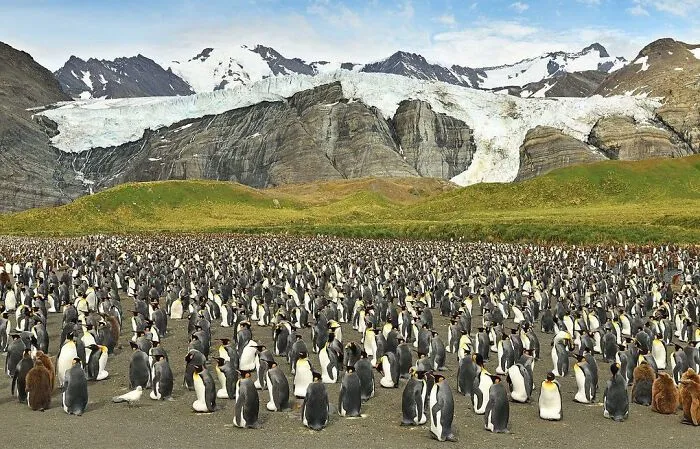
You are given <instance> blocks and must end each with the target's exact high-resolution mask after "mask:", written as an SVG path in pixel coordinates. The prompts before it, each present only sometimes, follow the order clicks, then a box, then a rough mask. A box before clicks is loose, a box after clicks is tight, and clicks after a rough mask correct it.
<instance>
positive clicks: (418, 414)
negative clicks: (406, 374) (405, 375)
mask: <svg viewBox="0 0 700 449" xmlns="http://www.w3.org/2000/svg"><path fill="white" fill-rule="evenodd" d="M427 395H428V384H427V382H426V380H425V371H418V370H416V369H415V368H411V378H410V379H408V382H406V386H405V387H404V389H403V394H402V396H401V410H402V418H401V425H402V426H416V425H418V426H420V425H423V424H425V423H426V422H427V421H428V416H427V413H426V410H425V402H426V399H427Z"/></svg>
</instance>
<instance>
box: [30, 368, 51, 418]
mask: <svg viewBox="0 0 700 449" xmlns="http://www.w3.org/2000/svg"><path fill="white" fill-rule="evenodd" d="M51 379H52V377H51V372H50V371H49V369H48V368H47V367H46V366H45V365H44V363H43V362H42V360H41V359H40V358H37V359H36V360H35V361H34V367H33V368H32V369H30V370H29V372H28V373H27V377H26V386H25V388H26V390H27V404H29V408H31V409H32V410H34V411H37V410H46V409H48V408H49V406H50V405H51V393H52V392H53V385H52V380H51Z"/></svg>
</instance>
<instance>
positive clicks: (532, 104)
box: [38, 70, 661, 186]
mask: <svg viewBox="0 0 700 449" xmlns="http://www.w3.org/2000/svg"><path fill="white" fill-rule="evenodd" d="M332 82H340V83H341V85H342V89H343V92H344V95H345V97H347V98H349V99H352V100H359V101H362V102H364V103H365V104H367V105H368V106H374V107H376V108H377V109H379V110H380V111H381V113H382V114H383V115H384V116H385V117H386V118H391V117H393V116H394V114H395V112H396V109H397V108H398V105H399V103H400V102H401V101H403V100H409V99H416V100H423V101H425V102H427V103H430V105H431V106H432V108H433V109H434V110H435V111H436V112H441V113H444V114H447V115H450V116H452V117H455V118H458V119H460V120H462V121H464V122H465V123H466V124H467V125H468V126H469V127H470V128H472V129H473V130H474V139H475V142H476V145H477V151H476V153H475V154H474V158H473V161H472V163H471V165H470V166H469V167H468V169H467V170H466V171H465V172H463V173H460V174H459V175H457V176H455V177H454V178H453V179H452V181H453V182H455V183H456V184H458V185H462V186H466V185H470V184H475V183H480V182H510V181H513V180H514V179H515V177H516V175H517V173H518V168H519V165H520V146H521V144H522V142H523V140H524V139H525V135H526V133H527V131H528V130H530V129H532V128H534V127H536V126H539V125H542V126H551V127H554V128H558V129H561V130H563V132H564V133H565V134H567V135H570V136H572V137H574V138H577V139H579V140H583V141H585V139H586V137H587V135H588V134H589V133H590V131H591V129H592V128H593V126H594V125H595V123H596V122H597V121H598V119H599V118H601V117H604V116H609V115H624V116H629V117H633V118H634V119H635V120H636V121H638V122H641V123H646V122H649V121H651V120H652V119H653V117H654V110H655V109H656V108H658V107H659V106H660V105H661V103H660V101H659V99H655V98H640V97H635V96H615V97H605V98H604V97H601V96H594V97H589V98H519V97H514V96H510V95H507V94H505V93H492V92H487V91H482V90H476V89H471V88H466V87H460V86H455V85H452V84H446V83H442V82H435V81H421V80H416V79H411V78H406V77H403V76H399V75H390V74H380V73H361V72H350V71H347V70H340V71H336V72H332V73H325V74H321V75H316V76H307V75H292V76H284V77H270V78H266V79H263V80H261V81H258V82H256V83H253V84H250V85H248V86H237V87H235V88H232V89H228V90H220V91H215V92H207V93H200V94H196V95H191V96H186V97H148V98H128V99H114V100H78V101H73V102H65V103H61V104H58V105H57V107H56V108H54V109H49V110H45V111H42V112H40V113H38V114H40V115H44V116H46V117H47V118H49V119H51V120H53V121H54V122H56V123H57V124H58V130H59V134H58V135H56V136H55V137H53V138H52V139H51V142H52V144H53V145H54V146H55V147H56V148H58V149H59V150H61V151H64V152H82V151H86V150H89V149H91V148H96V147H112V146H117V145H121V144H123V143H126V142H131V141H135V140H138V139H139V138H141V137H142V136H143V133H144V131H145V130H146V129H149V128H150V129H158V128H160V127H165V126H170V125H172V124H174V123H177V122H180V121H182V120H186V119H194V118H200V117H203V116H206V115H216V114H221V113H223V112H226V111H229V110H232V109H238V108H243V107H247V106H251V105H254V104H257V103H260V102H263V101H284V99H285V98H287V97H290V96H292V95H293V94H295V93H297V92H300V91H303V90H307V89H311V88H314V87H317V86H320V85H323V84H328V83H332Z"/></svg>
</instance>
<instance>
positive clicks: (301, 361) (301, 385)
mask: <svg viewBox="0 0 700 449" xmlns="http://www.w3.org/2000/svg"><path fill="white" fill-rule="evenodd" d="M311 382H313V368H312V367H311V362H310V361H309V358H308V355H307V354H306V353H305V352H302V353H300V354H299V358H298V359H297V362H296V367H295V369H294V396H295V397H297V398H298V399H303V398H305V397H306V389H307V388H308V386H309V384H310V383H311Z"/></svg>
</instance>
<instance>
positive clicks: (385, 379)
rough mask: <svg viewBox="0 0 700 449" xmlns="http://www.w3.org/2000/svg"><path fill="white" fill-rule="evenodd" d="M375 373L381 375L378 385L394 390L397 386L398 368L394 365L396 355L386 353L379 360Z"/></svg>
mask: <svg viewBox="0 0 700 449" xmlns="http://www.w3.org/2000/svg"><path fill="white" fill-rule="evenodd" d="M377 371H379V372H380V373H381V374H382V378H381V379H380V380H379V385H381V386H382V387H384V388H396V387H398V386H399V366H398V364H397V363H396V355H394V353H393V352H387V353H386V354H384V355H383V356H382V357H381V358H380V359H379V362H378V363H377Z"/></svg>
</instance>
